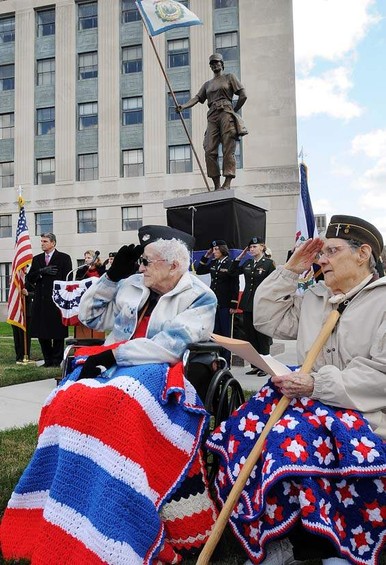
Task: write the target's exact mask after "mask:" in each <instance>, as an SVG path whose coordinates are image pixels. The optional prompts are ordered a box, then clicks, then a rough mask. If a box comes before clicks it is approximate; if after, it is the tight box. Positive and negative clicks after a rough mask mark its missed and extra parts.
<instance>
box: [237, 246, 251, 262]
mask: <svg viewBox="0 0 386 565" xmlns="http://www.w3.org/2000/svg"><path fill="white" fill-rule="evenodd" d="M248 251H249V247H248V246H247V247H245V248H244V249H243V250H242V252H241V253H240V255H239V256H238V257H236V261H241V259H243V258H244V257H245V256H246V254H247V253H248Z"/></svg>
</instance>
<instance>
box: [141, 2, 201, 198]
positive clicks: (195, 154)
mask: <svg viewBox="0 0 386 565" xmlns="http://www.w3.org/2000/svg"><path fill="white" fill-rule="evenodd" d="M139 13H140V16H141V18H142V21H143V25H144V26H145V29H146V32H147V36H148V38H149V39H150V43H151V45H152V47H153V49H154V53H155V56H156V57H157V61H158V63H159V66H160V67H161V71H162V74H163V75H164V78H165V80H166V84H167V85H168V88H169V92H170V94H171V95H172V98H173V102H174V104H175V106H176V107H177V106H178V102H177V98H176V95H175V94H174V90H173V88H172V85H171V84H170V81H169V77H168V75H167V74H166V71H165V67H164V65H163V63H162V61H161V58H160V56H159V54H158V51H157V48H156V46H155V43H154V40H153V38H152V36H151V34H150V33H149V30H148V29H147V25H146V22H145V20H144V19H143V17H142V13H141V11H139ZM178 115H179V116H180V119H181V122H182V125H183V127H184V130H185V133H186V135H187V138H188V140H189V143H190V146H191V148H192V151H193V153H194V156H195V158H196V161H197V164H198V166H199V168H200V171H201V175H202V178H203V179H204V183H205V186H206V188H207V189H208V191H209V192H210V187H209V183H208V179H207V178H206V176H205V173H204V169H203V168H202V165H201V162H200V159H199V157H198V155H197V152H196V149H195V147H194V145H193V141H192V138H191V136H190V133H189V131H188V128H187V126H186V123H185V120H184V117H183V115H182V114H181V112H179V113H178Z"/></svg>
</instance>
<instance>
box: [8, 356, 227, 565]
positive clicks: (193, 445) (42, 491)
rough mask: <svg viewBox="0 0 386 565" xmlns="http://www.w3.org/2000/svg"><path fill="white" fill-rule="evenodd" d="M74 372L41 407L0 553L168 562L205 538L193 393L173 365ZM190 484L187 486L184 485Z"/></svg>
mask: <svg viewBox="0 0 386 565" xmlns="http://www.w3.org/2000/svg"><path fill="white" fill-rule="evenodd" d="M79 372H80V367H78V368H77V369H75V371H74V372H73V373H72V374H71V375H70V377H68V378H67V379H66V380H65V382H64V383H63V384H62V385H61V386H60V387H58V388H57V389H55V390H54V391H53V392H52V393H51V395H50V396H49V397H48V399H47V401H46V404H45V406H44V407H43V410H42V414H41V417H40V422H39V440H38V445H37V449H36V451H35V453H34V455H33V457H32V459H31V462H30V463H29V465H28V467H27V469H26V470H25V471H24V474H23V475H22V477H21V479H20V481H19V483H18V485H17V487H16V489H15V491H14V493H13V494H12V497H11V499H10V501H9V503H8V507H7V510H6V512H5V514H4V517H3V521H2V524H1V528H0V540H1V549H2V552H3V555H4V557H5V558H6V559H10V558H14V559H19V558H27V559H30V560H31V561H32V563H34V564H37V565H42V564H50V565H53V564H59V563H60V564H63V563H65V564H66V565H69V564H71V565H79V564H86V563H87V564H90V565H91V564H92V565H94V564H99V563H110V564H111V565H121V564H122V565H128V564H130V565H134V564H143V563H157V562H164V563H165V562H167V563H178V562H179V561H181V554H183V553H184V551H185V550H190V549H192V548H197V547H200V546H201V545H202V544H203V543H205V540H206V539H207V537H208V535H209V533H210V530H211V527H212V525H213V523H214V521H215V519H216V511H215V508H214V505H213V502H212V501H211V499H210V498H209V495H208V491H207V486H206V485H205V484H204V483H203V475H202V460H201V458H200V453H199V446H200V441H201V437H202V432H203V430H204V428H205V425H206V418H207V414H206V412H205V410H204V408H203V406H202V404H201V401H200V400H199V398H198V396H197V395H196V393H195V391H194V389H193V387H192V386H191V385H190V384H189V383H188V382H187V381H185V380H184V378H183V375H182V366H181V364H178V365H176V366H175V367H173V368H169V367H168V366H167V365H161V364H159V365H142V366H138V367H130V368H129V367H124V368H120V369H117V370H116V371H115V373H114V375H113V376H112V377H111V378H109V379H104V378H97V379H82V380H80V381H76V379H77V378H78V376H79ZM193 483H195V492H194V493H193V494H192V489H190V492H188V493H186V492H184V489H185V490H188V491H189V485H190V486H191V485H192V484H193ZM187 485H188V488H186V486H187ZM197 485H198V486H197ZM193 490H194V489H193ZM176 494H177V496H176ZM186 494H187V495H188V498H187V499H186V498H185V495H186ZM173 495H174V500H172V501H170V500H171V498H172V496H173ZM189 495H191V496H190V497H189ZM165 503H166V504H165Z"/></svg>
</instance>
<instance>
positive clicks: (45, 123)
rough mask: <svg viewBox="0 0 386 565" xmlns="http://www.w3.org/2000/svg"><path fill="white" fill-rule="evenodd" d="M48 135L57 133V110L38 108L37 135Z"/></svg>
mask: <svg viewBox="0 0 386 565" xmlns="http://www.w3.org/2000/svg"><path fill="white" fill-rule="evenodd" d="M48 133H55V108H38V109H37V110H36V135H47V134H48ZM47 231H49V230H47Z"/></svg>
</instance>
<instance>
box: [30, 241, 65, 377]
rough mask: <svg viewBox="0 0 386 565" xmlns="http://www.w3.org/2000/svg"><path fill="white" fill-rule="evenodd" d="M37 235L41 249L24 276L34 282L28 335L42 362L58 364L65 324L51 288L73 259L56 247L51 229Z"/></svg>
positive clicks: (51, 364) (31, 282)
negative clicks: (35, 346)
mask: <svg viewBox="0 0 386 565" xmlns="http://www.w3.org/2000/svg"><path fill="white" fill-rule="evenodd" d="M40 237H41V239H40V243H41V248H42V251H43V253H40V254H39V255H35V257H34V258H33V260H32V265H31V269H30V270H29V272H28V274H27V279H26V280H27V281H28V282H29V283H30V284H34V285H35V297H34V302H33V307H32V324H31V335H32V337H37V338H38V339H39V343H40V347H41V350H42V353H43V357H44V366H45V367H59V365H60V363H61V361H62V359H63V352H64V338H65V337H67V336H68V328H67V327H66V326H64V325H63V324H62V318H61V315H60V311H59V309H58V308H57V306H55V304H54V302H53V300H52V289H53V286H54V281H55V280H65V279H66V276H67V274H68V273H69V272H70V271H71V270H72V263H71V257H70V256H69V255H67V253H61V252H60V251H57V250H56V237H55V235H54V234H53V233H42V235H41V236H40ZM71 278H72V277H71Z"/></svg>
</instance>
